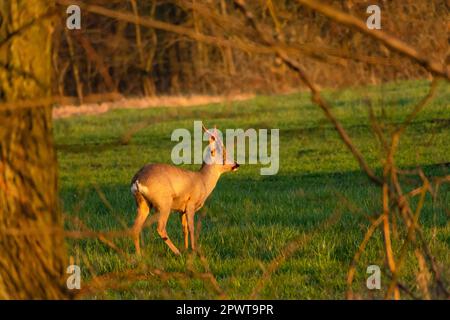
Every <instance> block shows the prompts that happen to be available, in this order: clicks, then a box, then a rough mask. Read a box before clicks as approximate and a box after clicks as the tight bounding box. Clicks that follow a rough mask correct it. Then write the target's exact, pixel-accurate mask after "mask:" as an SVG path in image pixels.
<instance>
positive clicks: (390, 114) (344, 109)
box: [55, 81, 450, 299]
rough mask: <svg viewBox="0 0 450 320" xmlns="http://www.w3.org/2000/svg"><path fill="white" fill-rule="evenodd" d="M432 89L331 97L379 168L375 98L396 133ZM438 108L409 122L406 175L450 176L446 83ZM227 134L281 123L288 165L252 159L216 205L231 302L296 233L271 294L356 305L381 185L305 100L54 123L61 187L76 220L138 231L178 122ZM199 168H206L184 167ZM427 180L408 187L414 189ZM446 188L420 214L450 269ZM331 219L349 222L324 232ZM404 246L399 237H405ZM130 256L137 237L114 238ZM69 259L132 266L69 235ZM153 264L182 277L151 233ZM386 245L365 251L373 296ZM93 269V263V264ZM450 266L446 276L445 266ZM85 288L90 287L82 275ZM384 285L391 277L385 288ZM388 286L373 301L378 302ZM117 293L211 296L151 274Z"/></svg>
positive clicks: (213, 237) (380, 89) (391, 88)
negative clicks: (147, 188)
mask: <svg viewBox="0 0 450 320" xmlns="http://www.w3.org/2000/svg"><path fill="white" fill-rule="evenodd" d="M428 85H429V84H428V83H426V82H416V81H414V82H413V81H410V82H400V83H394V84H387V85H385V86H372V87H361V88H354V89H348V90H343V91H336V92H332V91H327V92H325V95H326V97H327V98H328V99H329V100H330V102H331V103H332V104H333V105H334V108H333V112H334V113H335V114H336V116H337V117H338V118H339V119H340V120H341V121H342V123H343V125H344V127H345V128H346V129H347V131H348V133H349V134H350V136H351V137H352V139H353V140H354V142H355V144H356V145H357V146H358V148H359V149H360V150H361V152H362V153H363V154H364V156H365V157H366V159H367V162H368V163H369V164H370V165H371V166H373V167H375V169H376V170H377V172H379V169H380V168H381V165H382V164H381V162H380V159H381V149H380V146H379V143H378V142H377V141H376V139H375V138H374V135H373V133H372V130H371V126H370V122H369V120H368V103H369V102H368V101H369V100H370V101H371V105H372V107H373V109H374V111H375V113H376V115H377V116H378V117H379V119H380V122H381V123H382V125H383V130H385V132H388V131H389V130H392V129H393V127H394V126H395V125H397V124H399V123H401V121H402V120H404V119H405V117H406V116H407V114H408V112H410V111H411V110H412V108H413V107H414V104H415V103H417V102H418V101H419V100H420V99H421V98H422V97H423V96H425V95H426V93H427V88H428ZM438 92H439V94H438V96H437V97H436V99H435V100H434V101H433V103H432V104H430V105H428V106H427V107H426V108H425V110H424V111H423V112H422V113H421V114H420V115H419V116H418V117H417V119H416V120H415V121H414V122H413V123H412V124H411V126H410V127H409V128H408V130H407V131H406V133H405V135H404V136H403V138H402V142H401V147H400V149H399V152H398V155H397V164H398V165H399V166H400V167H402V168H411V167H417V166H422V167H423V168H424V170H425V172H426V173H427V174H428V175H429V176H437V175H443V174H448V173H449V162H450V106H449V103H448V101H450V90H449V86H448V85H447V84H444V83H442V84H441V85H440V87H439V91H438ZM152 119H158V121H156V122H155V123H153V124H149V125H148V126H146V127H145V128H143V129H142V130H139V131H138V132H136V134H134V135H133V136H132V139H131V140H130V141H129V143H128V144H123V143H121V138H122V136H123V135H124V134H126V133H127V132H128V131H129V130H132V129H133V128H135V127H136V126H139V124H140V123H142V122H143V121H148V122H149V123H151V121H152ZM194 120H203V121H204V122H205V123H206V125H207V126H213V125H217V127H218V128H219V129H220V128H244V129H245V128H255V129H259V128H269V129H270V128H279V129H280V171H279V172H278V174H277V175H275V176H261V175H259V169H260V166H259V165H243V166H241V168H240V170H239V171H238V172H236V173H233V174H227V175H225V176H223V177H222V179H221V180H220V181H219V183H218V185H217V187H216V189H215V191H214V193H213V194H212V196H211V198H210V199H209V201H208V202H207V204H206V206H205V210H206V216H205V218H204V219H203V223H202V229H201V235H200V239H199V242H200V243H199V244H200V246H201V248H202V251H203V252H204V254H205V255H206V257H207V259H208V261H209V263H210V266H211V269H212V272H213V273H214V274H215V275H216V277H217V279H218V281H219V284H220V285H221V286H222V288H223V289H224V291H225V292H226V293H227V294H228V295H229V296H230V297H231V298H246V297H248V296H249V294H250V293H251V292H252V289H253V287H254V286H255V284H256V282H257V281H258V279H259V278H260V277H261V275H262V273H263V267H262V266H264V265H267V263H269V262H270V261H271V260H272V259H274V258H275V257H276V256H278V255H279V254H280V252H281V251H282V250H283V248H284V247H285V246H286V245H287V244H288V243H289V242H290V241H291V240H292V239H295V238H296V237H298V236H300V235H302V234H306V235H310V236H311V237H310V239H309V241H307V242H306V243H305V245H304V246H302V247H301V248H300V250H298V251H297V252H296V253H295V254H294V255H293V256H292V257H290V258H289V259H288V260H287V261H286V262H285V263H284V264H283V265H281V266H280V268H279V269H278V270H277V271H276V272H275V274H274V275H273V276H272V277H271V278H270V279H269V281H268V283H267V284H266V285H265V287H264V289H263V291H262V292H261V297H262V298H273V299H282V298H284V299H314V298H319V299H324V298H332V299H340V298H344V297H345V290H346V285H345V280H346V272H347V269H348V266H349V263H350V261H351V259H352V257H353V254H354V252H355V251H356V249H357V247H358V245H359V243H360V241H361V240H362V237H363V234H364V232H365V230H366V228H367V226H368V221H367V219H366V218H364V217H363V214H368V215H371V214H375V213H378V212H379V211H380V208H381V203H380V197H381V196H380V190H379V189H378V188H377V187H375V186H373V185H371V183H370V182H369V181H368V180H367V178H366V177H365V175H364V174H363V173H361V171H360V170H359V167H358V164H357V162H356V161H355V160H354V158H353V157H352V155H351V154H350V153H349V152H348V151H347V149H346V147H345V146H344V144H343V143H342V142H341V140H340V139H339V137H338V135H337V133H336V131H335V130H334V129H333V127H332V126H331V124H330V123H329V122H328V121H327V120H326V119H325V118H324V116H323V114H322V112H321V110H320V109H319V108H317V107H316V106H315V105H313V104H312V103H311V101H310V99H309V95H308V94H306V93H305V94H293V95H285V96H259V97H256V98H255V99H252V100H249V101H241V102H235V103H226V104H214V105H207V106H201V107H189V108H170V110H169V109H165V108H152V109H140V110H114V111H112V112H109V113H106V114H103V115H100V116H83V117H76V118H68V119H61V120H57V121H55V135H56V144H57V149H58V161H59V167H60V170H59V175H60V192H61V198H62V202H63V208H64V211H65V212H67V214H69V215H76V216H79V217H80V218H81V219H82V220H83V221H84V222H85V224H86V225H87V226H88V227H90V228H92V229H93V230H97V231H100V230H101V231H106V230H118V229H121V228H123V227H125V226H130V225H131V224H132V221H133V219H134V216H135V204H134V201H133V198H132V196H131V193H130V191H129V182H130V180H131V177H132V176H133V175H134V173H135V172H136V171H137V170H138V169H139V168H140V167H142V165H144V164H145V163H149V162H164V163H170V153H171V149H172V147H173V146H174V145H175V142H172V141H171V140H170V135H171V133H172V131H173V130H174V129H175V128H181V127H183V128H187V129H189V130H191V131H192V130H193V121H194ZM186 167H187V168H191V169H192V168H197V167H198V166H195V165H194V166H186ZM414 183H417V179H416V180H414V179H411V180H405V181H404V186H405V189H406V190H410V189H412V188H413V187H414V186H415V184H414ZM94 186H98V187H99V189H100V190H102V192H103V193H104V195H105V197H106V199H107V201H108V202H109V203H110V204H111V206H112V210H111V208H108V206H107V205H105V203H104V202H103V201H102V200H101V199H100V197H99V195H98V193H97V192H96V191H95V188H94ZM448 191H449V187H448V186H442V187H441V190H440V192H439V197H438V198H437V200H436V201H435V202H434V203H432V201H431V198H430V197H428V198H427V202H426V205H425V209H424V210H423V213H422V216H421V222H422V224H423V226H424V232H425V235H426V237H427V239H428V240H429V246H430V248H431V249H432V251H433V254H434V255H435V256H436V257H437V258H438V260H439V261H440V262H441V263H442V265H443V266H447V268H444V269H448V266H449V265H450V255H449V252H450V250H449V249H450V248H449V247H450V227H449V224H448V214H449V211H448V210H449V204H450V195H449V192H448ZM333 214H340V216H341V218H340V220H339V221H338V222H337V223H335V224H333V225H332V226H330V227H328V228H322V229H321V228H319V226H321V225H322V223H323V222H324V221H326V220H327V219H328V218H330V217H331V216H332V215H333ZM168 233H169V235H170V236H171V238H172V239H173V240H174V243H176V245H177V246H179V247H182V237H181V235H182V232H181V227H180V221H179V218H178V216H177V214H173V215H172V216H171V218H170V219H169V226H168ZM393 241H394V247H395V248H396V250H398V248H399V247H400V246H401V242H400V241H397V239H396V238H395V237H394V239H393ZM116 244H117V245H118V246H119V247H120V248H121V249H123V250H125V251H127V252H130V253H131V252H133V247H132V243H131V240H128V239H120V240H116ZM69 247H70V252H71V254H72V255H73V256H74V257H75V258H76V259H78V258H77V257H79V259H87V261H88V264H86V263H85V262H83V261H82V262H81V263H80V264H81V267H82V270H83V271H84V275H85V276H86V277H88V276H89V274H90V273H91V271H92V270H93V271H95V273H97V274H104V273H107V272H112V271H123V270H125V269H126V268H129V267H130V266H131V265H130V262H126V261H124V260H123V259H122V258H121V257H120V256H119V255H117V254H116V253H115V252H113V251H111V250H110V249H109V248H107V247H106V246H104V245H103V244H101V243H100V242H98V241H94V240H82V241H80V240H77V241H69ZM144 250H145V251H144V252H145V253H144V258H143V259H144V261H145V263H146V264H148V265H149V266H150V267H158V268H162V269H165V270H168V271H178V272H183V271H184V270H185V269H186V257H185V256H182V257H175V256H173V255H172V254H171V253H170V252H169V250H168V248H167V246H166V245H165V244H164V243H163V242H162V241H160V240H159V239H158V236H157V233H156V231H155V230H154V228H152V230H151V231H149V230H147V231H146V232H145V247H144ZM383 261H384V260H383V255H382V238H381V234H379V233H377V234H376V235H375V237H374V239H372V241H371V242H370V244H369V246H368V248H367V251H366V252H365V253H364V255H363V257H362V259H361V262H360V264H359V267H358V269H357V275H356V280H355V285H354V288H355V290H356V291H357V292H358V293H359V294H360V295H361V296H363V297H368V296H369V292H368V290H367V289H366V288H365V279H366V276H367V275H366V267H367V266H368V265H369V264H378V265H380V266H383ZM415 263H416V262H415V259H414V256H413V255H411V256H410V257H409V258H408V260H407V263H406V265H405V268H404V271H405V276H404V277H403V278H402V281H404V282H405V283H407V284H408V285H411V286H412V287H413V288H414V281H415V278H414V277H415V275H414V270H415V269H416V265H415ZM89 268H92V270H91V269H89ZM447 272H448V270H447ZM85 280H88V279H85ZM386 284H387V279H386V278H383V277H382V285H386ZM383 292H384V289H383V290H381V291H380V292H376V293H375V297H381V296H382V295H383ZM107 297H109V298H167V297H173V298H211V297H213V296H211V294H210V292H209V291H208V290H207V288H206V287H205V285H204V284H203V283H202V282H201V281H199V280H191V281H188V283H186V284H183V283H181V282H177V281H175V280H170V281H162V280H158V278H149V280H148V281H139V282H138V283H135V284H133V285H132V286H130V288H127V289H120V290H116V291H114V290H110V291H108V292H107Z"/></svg>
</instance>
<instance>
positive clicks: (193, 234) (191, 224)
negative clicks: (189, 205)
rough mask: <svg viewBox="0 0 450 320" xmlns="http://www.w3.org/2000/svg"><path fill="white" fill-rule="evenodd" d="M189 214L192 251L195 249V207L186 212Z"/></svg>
mask: <svg viewBox="0 0 450 320" xmlns="http://www.w3.org/2000/svg"><path fill="white" fill-rule="evenodd" d="M186 215H187V223H188V229H189V234H190V236H191V248H192V251H195V230H194V229H195V225H194V215H195V211H194V210H193V209H190V210H188V211H187V212H186Z"/></svg>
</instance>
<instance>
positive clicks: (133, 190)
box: [131, 180, 148, 194]
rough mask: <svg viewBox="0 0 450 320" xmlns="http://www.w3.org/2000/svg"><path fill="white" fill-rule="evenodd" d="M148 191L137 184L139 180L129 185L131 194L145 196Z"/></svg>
mask: <svg viewBox="0 0 450 320" xmlns="http://www.w3.org/2000/svg"><path fill="white" fill-rule="evenodd" d="M147 191H148V188H147V187H146V186H144V185H142V184H140V183H139V180H136V181H135V182H134V183H133V184H132V185H131V193H133V194H134V193H136V192H140V193H142V194H146V193H147Z"/></svg>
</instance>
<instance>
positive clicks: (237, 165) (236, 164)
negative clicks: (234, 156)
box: [231, 162, 239, 171]
mask: <svg viewBox="0 0 450 320" xmlns="http://www.w3.org/2000/svg"><path fill="white" fill-rule="evenodd" d="M238 168H239V164H238V163H236V162H235V163H234V164H233V166H232V167H231V171H236V170H237V169H238Z"/></svg>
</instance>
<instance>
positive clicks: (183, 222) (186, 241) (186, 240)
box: [180, 212, 189, 250]
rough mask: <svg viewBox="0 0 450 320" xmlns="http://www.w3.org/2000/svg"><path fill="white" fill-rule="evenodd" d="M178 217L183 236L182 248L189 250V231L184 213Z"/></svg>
mask: <svg viewBox="0 0 450 320" xmlns="http://www.w3.org/2000/svg"><path fill="white" fill-rule="evenodd" d="M180 217H181V225H182V228H183V235H184V248H185V249H186V250H187V249H188V248H189V229H188V222H187V215H186V212H183V213H181V216H180Z"/></svg>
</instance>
